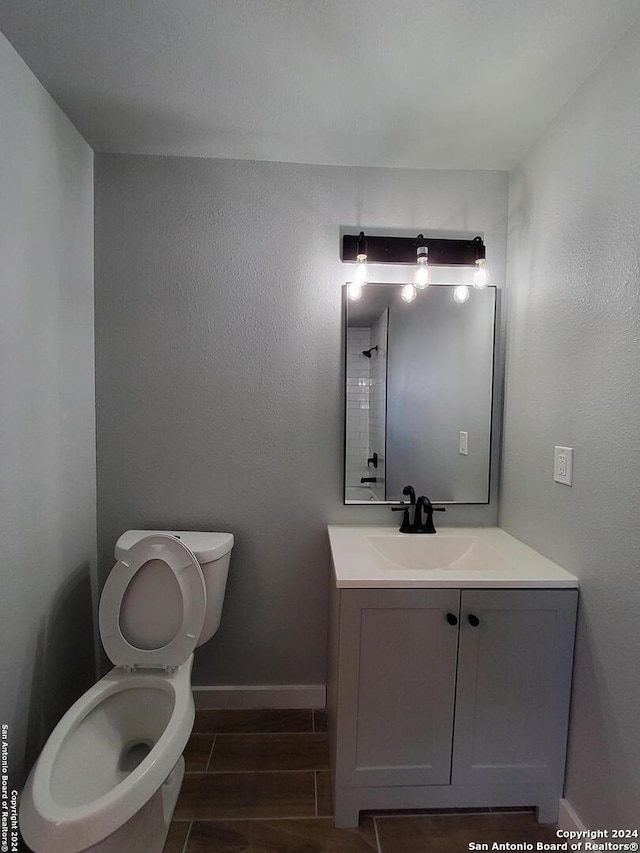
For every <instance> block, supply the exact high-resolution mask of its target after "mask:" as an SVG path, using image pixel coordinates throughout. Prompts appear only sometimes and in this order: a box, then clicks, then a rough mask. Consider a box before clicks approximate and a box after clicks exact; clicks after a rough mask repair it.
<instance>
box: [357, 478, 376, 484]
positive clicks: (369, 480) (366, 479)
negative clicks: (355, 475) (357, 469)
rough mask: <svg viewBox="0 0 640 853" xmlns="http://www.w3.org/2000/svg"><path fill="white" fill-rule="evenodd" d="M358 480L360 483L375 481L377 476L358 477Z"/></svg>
mask: <svg viewBox="0 0 640 853" xmlns="http://www.w3.org/2000/svg"><path fill="white" fill-rule="evenodd" d="M360 482H361V483H377V482H378V478H377V477H360Z"/></svg>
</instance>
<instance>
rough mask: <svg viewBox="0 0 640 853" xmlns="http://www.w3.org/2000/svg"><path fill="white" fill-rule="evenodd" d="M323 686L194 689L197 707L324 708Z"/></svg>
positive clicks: (246, 686) (290, 685) (268, 685)
mask: <svg viewBox="0 0 640 853" xmlns="http://www.w3.org/2000/svg"><path fill="white" fill-rule="evenodd" d="M326 698H327V689H326V687H325V685H324V684H265V685H257V686H248V685H242V686H238V687H234V686H231V685H229V686H221V687H219V686H211V687H207V686H202V687H194V688H193V699H194V702H195V705H196V708H199V709H201V710H204V709H207V708H247V709H265V708H324V707H325V704H326Z"/></svg>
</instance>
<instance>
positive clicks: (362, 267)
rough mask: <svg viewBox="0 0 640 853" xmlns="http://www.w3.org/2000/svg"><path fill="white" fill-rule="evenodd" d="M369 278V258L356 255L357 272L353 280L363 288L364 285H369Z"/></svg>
mask: <svg viewBox="0 0 640 853" xmlns="http://www.w3.org/2000/svg"><path fill="white" fill-rule="evenodd" d="M367 278H368V274H367V256H366V255H356V272H355V275H354V277H353V280H354V282H355V283H356V284H359V285H360V286H361V287H362V285H363V284H366V283H367Z"/></svg>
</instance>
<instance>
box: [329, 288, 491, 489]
mask: <svg viewBox="0 0 640 853" xmlns="http://www.w3.org/2000/svg"><path fill="white" fill-rule="evenodd" d="M401 288H402V285H399V284H367V285H366V287H364V288H363V290H362V297H361V298H360V299H359V300H358V301H356V302H352V301H350V300H349V299H348V298H347V295H346V287H345V294H344V303H345V306H346V307H345V341H346V354H345V366H346V367H345V374H346V375H345V462H344V502H345V503H346V504H354V503H356V504H358V503H367V504H369V503H371V502H379V503H397V502H398V501H402V500H406V498H405V497H403V495H402V489H403V487H404V486H405V485H407V484H409V483H410V484H412V485H413V486H415V488H416V490H417V492H418V494H425V495H427V496H428V497H429V498H430V499H431V500H432V501H433V502H438V503H465V504H468V503H488V501H489V471H490V465H491V418H492V399H493V362H494V343H495V318H496V288H495V287H487V288H485V289H483V290H475V289H474V288H469V291H470V295H469V298H468V299H467V301H466V302H463V303H459V302H456V301H455V300H454V299H453V293H454V290H455V286H454V285H430V286H429V287H428V288H427V289H426V290H423V291H418V296H417V298H416V299H415V301H414V302H411V303H407V302H404V301H403V300H402V299H401V298H400V291H401Z"/></svg>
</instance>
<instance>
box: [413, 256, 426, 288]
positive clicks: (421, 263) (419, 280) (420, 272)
mask: <svg viewBox="0 0 640 853" xmlns="http://www.w3.org/2000/svg"><path fill="white" fill-rule="evenodd" d="M413 283H414V284H415V286H416V287H417V288H419V289H420V290H424V289H425V287H427V286H428V284H429V249H428V247H427V246H418V259H417V261H416V274H415V277H414V280H413Z"/></svg>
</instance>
